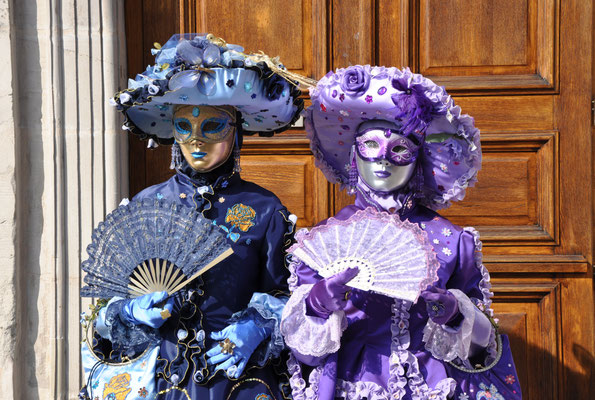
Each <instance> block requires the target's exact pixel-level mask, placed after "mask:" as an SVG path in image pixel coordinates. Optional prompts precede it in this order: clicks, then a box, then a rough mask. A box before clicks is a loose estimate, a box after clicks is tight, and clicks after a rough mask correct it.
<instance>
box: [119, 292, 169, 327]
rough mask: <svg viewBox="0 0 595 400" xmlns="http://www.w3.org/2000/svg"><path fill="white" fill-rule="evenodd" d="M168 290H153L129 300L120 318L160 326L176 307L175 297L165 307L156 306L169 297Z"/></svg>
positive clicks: (135, 323)
mask: <svg viewBox="0 0 595 400" xmlns="http://www.w3.org/2000/svg"><path fill="white" fill-rule="evenodd" d="M167 297H168V294H167V292H165V291H164V292H153V293H148V294H145V295H144V296H141V297H137V298H135V299H132V300H129V301H128V302H127V303H126V304H125V305H124V307H122V310H121V311H120V318H122V319H124V320H125V321H126V322H128V323H131V324H134V325H140V324H143V325H148V326H150V327H151V328H159V327H160V326H161V325H163V324H164V323H165V320H166V319H167V318H169V316H170V315H171V312H172V310H173V309H174V299H173V297H172V298H170V299H169V300H167V303H165V305H164V306H163V307H159V306H156V305H157V304H159V303H162V302H163V301H164V300H165V299H167Z"/></svg>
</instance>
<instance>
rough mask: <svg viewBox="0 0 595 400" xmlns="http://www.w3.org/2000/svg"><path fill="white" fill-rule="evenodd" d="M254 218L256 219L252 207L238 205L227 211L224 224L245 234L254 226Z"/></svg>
mask: <svg viewBox="0 0 595 400" xmlns="http://www.w3.org/2000/svg"><path fill="white" fill-rule="evenodd" d="M254 217H256V211H254V209H253V208H252V207H250V206H245V205H243V204H241V203H238V204H234V206H233V207H232V208H228V209H227V215H226V216H225V222H227V223H228V224H231V225H232V226H233V227H236V228H238V229H239V230H240V231H242V232H246V231H247V230H248V229H250V228H251V227H253V226H254V222H253V220H254Z"/></svg>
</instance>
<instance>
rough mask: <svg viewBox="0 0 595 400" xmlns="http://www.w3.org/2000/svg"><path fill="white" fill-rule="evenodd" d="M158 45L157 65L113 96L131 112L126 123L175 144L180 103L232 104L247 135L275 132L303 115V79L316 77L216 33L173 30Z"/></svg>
mask: <svg viewBox="0 0 595 400" xmlns="http://www.w3.org/2000/svg"><path fill="white" fill-rule="evenodd" d="M155 47H156V48H154V49H152V53H153V55H155V65H152V66H151V65H150V66H148V67H147V69H146V70H145V71H144V72H143V73H141V74H138V75H137V76H136V78H135V79H134V80H132V79H129V80H128V88H127V89H124V90H122V91H120V92H118V93H116V94H115V96H114V97H113V99H112V100H111V103H112V105H114V106H116V107H117V108H118V110H119V111H121V112H122V113H123V114H124V115H125V117H126V121H125V122H124V126H123V128H124V129H126V130H129V131H131V132H132V133H135V134H137V135H139V136H140V137H141V138H142V139H153V140H155V141H157V142H158V143H162V144H172V143H173V141H174V139H173V134H172V118H173V113H174V110H175V107H176V106H178V105H199V106H200V105H206V106H233V107H234V108H235V109H236V110H237V111H238V112H239V113H240V114H241V117H242V132H243V133H244V134H248V135H250V134H255V133H258V134H259V135H261V136H272V135H273V134H274V133H277V132H281V131H284V130H286V129H288V128H289V127H290V126H291V125H292V124H293V123H294V122H295V121H296V120H297V119H298V118H299V114H300V112H301V110H302V108H303V99H301V98H300V94H301V91H300V90H299V88H298V85H299V83H306V84H310V83H311V82H310V80H309V79H308V78H305V77H301V76H299V75H297V74H294V73H291V72H289V71H287V69H286V68H285V67H284V66H283V65H282V64H281V63H280V62H279V60H278V59H277V58H276V57H275V58H271V57H269V56H267V55H266V54H264V53H262V52H260V53H250V54H247V53H244V49H243V48H242V47H240V46H238V45H234V44H229V43H226V42H225V41H224V40H223V39H221V38H218V37H215V36H214V35H212V34H195V33H187V34H183V35H174V36H172V37H171V38H170V39H169V40H168V41H167V43H165V44H164V45H163V46H161V45H159V44H158V43H155Z"/></svg>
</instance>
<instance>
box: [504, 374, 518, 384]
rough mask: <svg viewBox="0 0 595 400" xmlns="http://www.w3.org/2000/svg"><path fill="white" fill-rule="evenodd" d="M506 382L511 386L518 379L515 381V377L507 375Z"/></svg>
mask: <svg viewBox="0 0 595 400" xmlns="http://www.w3.org/2000/svg"><path fill="white" fill-rule="evenodd" d="M504 381H505V382H506V383H508V384H509V385H512V384H513V383H515V382H516V379H514V375H506V378H504Z"/></svg>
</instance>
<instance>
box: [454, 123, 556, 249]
mask: <svg viewBox="0 0 595 400" xmlns="http://www.w3.org/2000/svg"><path fill="white" fill-rule="evenodd" d="M481 142H482V152H483V155H484V163H483V164H484V171H482V172H480V174H479V183H478V184H477V188H473V189H470V190H469V193H468V197H467V198H466V199H465V201H464V202H463V204H458V203H457V204H454V205H453V207H452V208H451V209H448V210H444V212H443V215H444V216H446V217H448V218H450V219H452V220H453V222H455V223H457V224H460V225H471V226H474V227H476V228H477V230H478V231H479V232H480V234H481V238H482V241H484V243H486V245H488V246H510V245H514V246H518V245H524V246H528V245H537V246H556V245H558V244H559V232H558V225H559V224H558V219H559V211H558V204H559V201H558V196H559V193H558V190H559V185H558V178H557V177H558V132H557V131H542V132H494V131H491V132H487V133H482V135H481ZM507 165H509V167H508V169H505V170H503V171H509V172H518V173H519V174H520V175H519V177H517V178H516V179H517V181H514V182H512V181H511V182H509V180H510V179H512V177H511V176H505V175H502V171H500V170H498V169H499V168H500V169H501V168H502V166H507ZM518 167H522V168H524V169H525V171H524V172H522V171H515V169H517V170H518ZM521 172H522V174H521ZM523 174H525V175H523ZM487 181H489V185H488V184H486V185H485V186H484V185H483V184H482V183H483V182H487ZM511 185H517V186H515V190H517V191H519V192H518V193H517V192H515V194H514V195H515V196H516V197H515V198H514V199H513V198H512V197H511V196H513V193H512V192H511V191H510V190H507V189H512V188H513V187H512V186H511ZM518 185H521V187H518ZM496 195H497V196H496ZM515 199H516V200H515ZM509 204H510V205H516V206H515V209H514V210H511V209H510V207H511V206H509ZM522 204H524V206H523V207H524V208H523V207H521V205H522ZM486 207H487V208H486ZM486 210H488V211H490V212H486Z"/></svg>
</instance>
